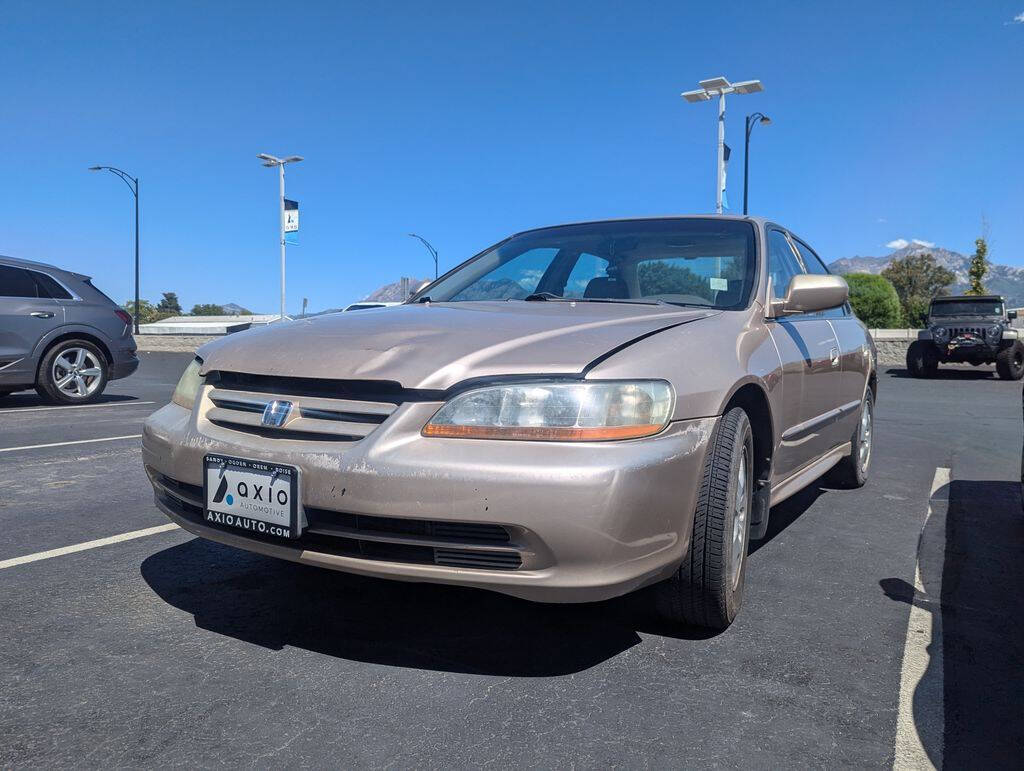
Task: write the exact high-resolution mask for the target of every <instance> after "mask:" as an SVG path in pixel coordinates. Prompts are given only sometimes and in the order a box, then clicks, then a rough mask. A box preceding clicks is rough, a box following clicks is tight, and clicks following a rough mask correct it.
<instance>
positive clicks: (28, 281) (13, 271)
mask: <svg viewBox="0 0 1024 771" xmlns="http://www.w3.org/2000/svg"><path fill="white" fill-rule="evenodd" d="M0 297H39V290H38V289H37V288H36V282H35V281H33V280H32V276H31V275H29V272H28V271H27V270H22V269H21V268H14V267H11V266H9V265H0Z"/></svg>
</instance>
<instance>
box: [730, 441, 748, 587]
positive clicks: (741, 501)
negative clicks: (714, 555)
mask: <svg viewBox="0 0 1024 771" xmlns="http://www.w3.org/2000/svg"><path fill="white" fill-rule="evenodd" d="M749 468H750V463H749V459H748V458H747V449H746V448H745V447H744V448H743V454H742V455H741V456H740V462H739V463H738V464H737V468H736V474H737V479H736V500H735V501H734V503H733V513H732V563H731V565H730V576H729V578H730V580H731V582H732V588H733V589H736V587H737V586H739V583H740V568H741V567H742V565H743V551H744V549H746V548H747V518H748V516H749V514H750V478H749V477H750V474H749V472H748V469H749Z"/></svg>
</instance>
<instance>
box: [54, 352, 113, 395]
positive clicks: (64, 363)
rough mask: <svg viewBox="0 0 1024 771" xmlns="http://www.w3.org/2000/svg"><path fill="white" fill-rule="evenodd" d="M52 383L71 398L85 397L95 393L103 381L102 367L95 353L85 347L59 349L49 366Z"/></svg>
mask: <svg viewBox="0 0 1024 771" xmlns="http://www.w3.org/2000/svg"><path fill="white" fill-rule="evenodd" d="M50 376H51V377H52V379H53V384H54V385H55V386H56V387H57V390H59V391H60V392H61V393H63V394H64V395H66V396H68V397H70V398H72V399H85V398H86V397H88V396H91V395H92V394H93V393H95V391H96V389H97V388H99V387H100V384H101V383H102V381H103V368H102V367H101V366H100V363H99V361H98V360H97V359H96V354H94V353H93V352H92V351H90V350H88V349H86V348H68V349H67V350H64V351H61V352H60V354H58V355H57V357H56V358H55V359H54V360H53V365H52V367H51V368H50Z"/></svg>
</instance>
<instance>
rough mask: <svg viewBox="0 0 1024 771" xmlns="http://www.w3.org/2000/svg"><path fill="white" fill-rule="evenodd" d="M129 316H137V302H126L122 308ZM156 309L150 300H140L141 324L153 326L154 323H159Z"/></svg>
mask: <svg viewBox="0 0 1024 771" xmlns="http://www.w3.org/2000/svg"><path fill="white" fill-rule="evenodd" d="M122 307H123V308H124V309H125V310H126V311H128V313H129V314H131V316H132V317H133V318H134V316H135V300H125V301H124V305H123V306H122ZM158 320H159V319H158V318H157V312H156V308H154V307H153V303H151V302H150V301H149V300H141V299H140V300H139V323H140V324H152V323H153V322H154V321H158Z"/></svg>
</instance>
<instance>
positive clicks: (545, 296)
mask: <svg viewBox="0 0 1024 771" xmlns="http://www.w3.org/2000/svg"><path fill="white" fill-rule="evenodd" d="M565 299H566V298H565V297H562V296H561V295H559V294H555V293H554V292H534V293H533V294H528V295H526V297H524V298H523V302H526V303H530V302H537V301H539V300H565Z"/></svg>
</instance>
